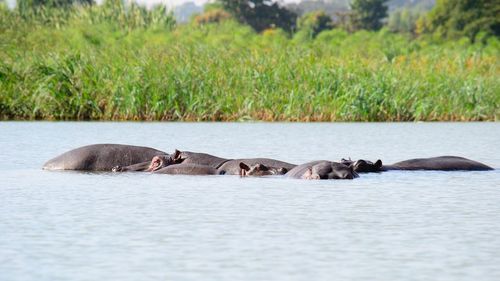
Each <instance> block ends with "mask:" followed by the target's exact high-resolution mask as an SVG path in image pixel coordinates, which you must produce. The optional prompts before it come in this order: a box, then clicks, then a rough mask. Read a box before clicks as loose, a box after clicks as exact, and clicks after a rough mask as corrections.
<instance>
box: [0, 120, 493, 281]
mask: <svg viewBox="0 0 500 281" xmlns="http://www.w3.org/2000/svg"><path fill="white" fill-rule="evenodd" d="M106 142H107V143H126V144H135V145H144V146H152V147H155V148H158V149H161V150H165V151H167V152H170V151H173V150H174V149H175V148H178V149H181V150H182V149H183V150H191V151H200V152H207V153H211V154H215V155H218V156H222V157H227V158H236V157H241V158H243V157H257V156H265V157H271V158H278V159H281V160H285V161H289V162H293V163H302V162H306V161H309V160H316V159H329V160H339V159H340V158H342V157H349V156H350V157H352V158H353V159H357V158H365V159H372V160H375V159H378V158H380V159H382V160H383V161H384V162H385V163H392V162H395V161H399V160H405V159H409V158H414V157H429V156H438V155H459V156H464V157H468V158H472V159H474V160H478V161H481V162H484V163H486V164H488V165H490V166H493V167H495V168H500V146H499V143H500V124H499V123H466V124H457V123H453V124H449V123H431V124H428V123H411V124H356V123H352V124H324V123H321V124H260V123H253V124H252V123H250V124H247V123H244V124H204V123H201V124H200V123H196V124H192V123H32V122H7V123H6V122H2V123H0V280H2V281H9V280H37V281H40V280H47V281H49V280H50V281H55V280H159V279H161V280H450V281H451V280H453V281H455V280H486V281H487V280H500V172H499V170H495V171H492V172H387V173H381V174H370V175H361V177H360V178H358V179H355V180H352V181H303V180H287V179H281V178H239V177H237V176H197V177H195V176H191V177H190V176H168V175H151V174H146V173H136V174H132V173H128V174H127V173H123V174H113V173H78V172H50V171H42V170H41V169H40V167H41V166H42V164H43V163H44V162H45V161H46V160H48V159H50V158H52V157H54V156H56V155H58V154H60V153H62V152H65V151H67V150H69V149H72V148H75V147H78V146H81V145H87V144H91V143H106Z"/></svg>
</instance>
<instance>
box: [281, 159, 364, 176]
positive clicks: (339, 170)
mask: <svg viewBox="0 0 500 281" xmlns="http://www.w3.org/2000/svg"><path fill="white" fill-rule="evenodd" d="M286 176H287V177H289V178H295V179H318V180H319V179H354V178H356V177H358V174H357V173H356V172H354V170H353V169H352V166H348V165H344V164H342V163H337V162H331V161H326V160H320V161H313V162H309V163H305V164H302V165H299V166H297V167H295V168H293V169H292V170H290V171H289V172H288V173H286Z"/></svg>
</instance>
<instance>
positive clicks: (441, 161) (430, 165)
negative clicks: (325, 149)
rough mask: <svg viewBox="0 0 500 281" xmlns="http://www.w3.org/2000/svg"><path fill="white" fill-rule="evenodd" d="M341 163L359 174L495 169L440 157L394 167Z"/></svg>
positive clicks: (466, 161)
mask: <svg viewBox="0 0 500 281" xmlns="http://www.w3.org/2000/svg"><path fill="white" fill-rule="evenodd" d="M341 163H343V164H346V165H352V166H353V169H354V171H356V172H358V173H371V172H384V171H392V170H427V171H488V170H493V168H491V167H489V166H487V165H485V164H482V163H479V162H476V161H473V160H470V159H467V158H463V157H458V156H439V157H431V158H416V159H409V160H405V161H401V162H397V163H394V164H392V165H382V161H380V160H377V161H376V162H375V163H373V162H371V161H368V160H357V161H352V160H350V159H349V160H346V159H342V161H341Z"/></svg>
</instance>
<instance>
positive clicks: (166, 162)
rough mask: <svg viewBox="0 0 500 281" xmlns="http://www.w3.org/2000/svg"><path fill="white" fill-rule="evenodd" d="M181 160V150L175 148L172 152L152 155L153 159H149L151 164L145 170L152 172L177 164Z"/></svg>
mask: <svg viewBox="0 0 500 281" xmlns="http://www.w3.org/2000/svg"><path fill="white" fill-rule="evenodd" d="M182 160H183V159H181V152H180V151H179V150H177V149H176V150H175V152H174V153H173V154H165V155H157V156H155V157H153V160H151V164H149V168H148V169H147V170H146V171H147V172H154V171H157V170H159V169H161V168H164V167H167V166H170V165H173V164H179V163H181V162H182Z"/></svg>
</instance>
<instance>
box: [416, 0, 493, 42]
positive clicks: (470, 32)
mask: <svg viewBox="0 0 500 281" xmlns="http://www.w3.org/2000/svg"><path fill="white" fill-rule="evenodd" d="M499 15H500V1H498V0H438V1H437V3H436V6H435V7H434V9H433V10H432V11H431V12H430V13H429V14H428V15H427V17H425V18H423V19H422V20H421V22H420V23H419V25H420V31H421V32H432V33H435V34H437V35H438V36H441V37H444V38H458V37H463V36H466V37H468V38H469V39H471V41H474V40H475V39H476V36H477V35H478V34H479V33H480V32H483V33H485V34H486V35H488V36H491V35H494V36H500V17H499Z"/></svg>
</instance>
